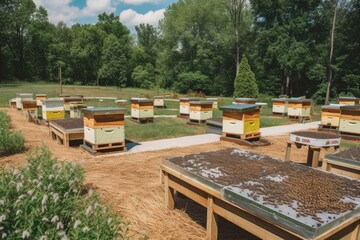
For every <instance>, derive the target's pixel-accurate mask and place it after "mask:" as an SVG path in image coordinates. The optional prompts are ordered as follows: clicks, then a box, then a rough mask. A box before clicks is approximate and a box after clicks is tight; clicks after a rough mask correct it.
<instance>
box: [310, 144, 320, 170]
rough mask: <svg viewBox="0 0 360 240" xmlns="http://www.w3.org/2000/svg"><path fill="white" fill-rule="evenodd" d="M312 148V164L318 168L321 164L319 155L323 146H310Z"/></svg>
mask: <svg viewBox="0 0 360 240" xmlns="http://www.w3.org/2000/svg"><path fill="white" fill-rule="evenodd" d="M310 148H311V149H312V152H313V154H312V155H313V156H312V164H311V166H312V167H313V168H317V167H318V166H319V157H320V150H321V148H319V147H310Z"/></svg>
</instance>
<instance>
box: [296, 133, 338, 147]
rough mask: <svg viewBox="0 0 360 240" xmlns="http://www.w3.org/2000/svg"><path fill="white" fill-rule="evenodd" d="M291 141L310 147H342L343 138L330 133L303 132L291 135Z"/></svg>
mask: <svg viewBox="0 0 360 240" xmlns="http://www.w3.org/2000/svg"><path fill="white" fill-rule="evenodd" d="M290 140H291V141H294V142H296V143H300V144H304V145H309V146H316V147H332V146H339V145H340V140H341V137H340V136H339V135H336V134H330V133H320V132H307V131H302V132H293V133H291V134H290Z"/></svg>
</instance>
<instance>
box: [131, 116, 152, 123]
mask: <svg viewBox="0 0 360 240" xmlns="http://www.w3.org/2000/svg"><path fill="white" fill-rule="evenodd" d="M131 121H133V122H135V123H140V124H141V123H153V122H154V118H153V117H152V118H136V117H132V118H131Z"/></svg>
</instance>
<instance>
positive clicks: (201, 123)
mask: <svg viewBox="0 0 360 240" xmlns="http://www.w3.org/2000/svg"><path fill="white" fill-rule="evenodd" d="M186 124H188V125H198V126H199V125H204V124H206V120H195V119H189V121H187V122H186Z"/></svg>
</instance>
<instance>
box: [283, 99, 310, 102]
mask: <svg viewBox="0 0 360 240" xmlns="http://www.w3.org/2000/svg"><path fill="white" fill-rule="evenodd" d="M288 102H289V103H290V102H291V103H311V99H302V98H290V99H289V100H288Z"/></svg>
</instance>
